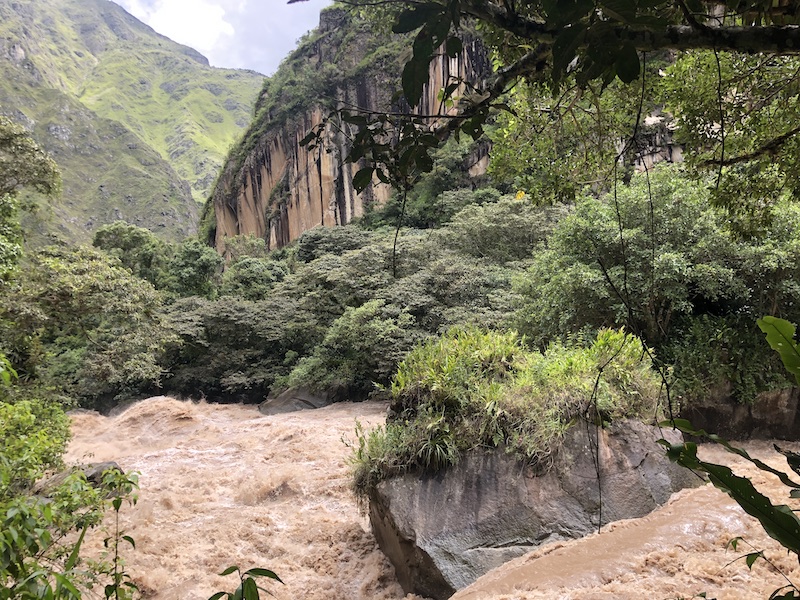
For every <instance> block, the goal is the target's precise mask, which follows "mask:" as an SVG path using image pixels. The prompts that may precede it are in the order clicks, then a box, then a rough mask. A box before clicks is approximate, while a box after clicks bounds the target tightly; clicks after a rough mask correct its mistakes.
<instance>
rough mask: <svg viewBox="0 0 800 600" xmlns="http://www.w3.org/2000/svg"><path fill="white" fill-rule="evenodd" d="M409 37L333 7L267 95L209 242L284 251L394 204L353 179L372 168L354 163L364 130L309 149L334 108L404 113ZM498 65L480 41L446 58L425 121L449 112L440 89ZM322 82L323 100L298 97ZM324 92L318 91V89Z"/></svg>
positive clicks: (482, 163) (223, 191)
mask: <svg viewBox="0 0 800 600" xmlns="http://www.w3.org/2000/svg"><path fill="white" fill-rule="evenodd" d="M399 39H400V38H399V36H389V37H388V38H387V37H386V36H382V37H381V36H377V35H376V34H375V33H374V32H372V31H371V30H370V27H369V26H368V25H365V24H364V23H357V22H355V21H354V18H353V17H351V16H349V15H348V14H347V12H346V11H344V10H342V9H338V8H332V9H327V10H325V11H323V13H322V14H321V16H320V25H319V28H318V29H317V31H316V32H315V33H313V34H312V38H311V39H310V40H309V41H306V42H301V45H300V47H299V48H298V49H297V50H296V51H295V52H294V53H293V54H292V55H291V56H290V57H289V58H288V59H287V60H286V61H284V64H283V65H282V66H281V70H279V72H278V73H277V74H276V75H275V76H273V78H272V79H271V80H268V81H267V84H266V86H265V88H264V91H263V92H262V96H261V99H260V100H259V104H258V105H257V107H256V118H255V121H254V123H253V124H252V125H251V127H250V130H249V132H248V133H247V134H246V135H245V137H244V139H243V141H242V142H241V144H240V146H239V147H238V148H235V149H234V151H233V152H232V153H231V157H230V159H229V161H228V163H227V164H226V166H225V168H224V170H223V172H222V175H221V177H220V180H219V182H218V183H217V186H216V188H215V190H214V193H213V196H212V199H211V202H212V203H213V223H212V224H211V227H210V229H211V233H210V236H209V242H210V243H213V244H214V245H215V246H216V248H217V249H218V250H219V251H220V252H223V253H224V252H225V239H226V238H228V237H231V236H235V235H254V236H257V237H260V238H263V239H265V240H266V241H267V243H268V246H269V248H280V247H282V246H284V245H286V244H287V243H289V242H290V241H292V240H295V239H297V238H298V237H299V236H300V234H302V233H303V232H304V231H307V230H309V229H311V228H313V227H316V226H319V225H323V226H333V225H344V224H346V223H349V222H350V221H351V220H353V219H354V218H356V217H359V216H361V215H363V214H364V210H365V208H366V207H367V206H369V205H370V204H373V203H374V204H381V203H383V202H385V201H386V200H387V199H388V197H389V194H390V188H389V187H388V186H387V185H385V184H381V183H379V182H378V181H377V180H374V181H373V183H372V184H371V185H369V186H368V187H367V189H366V190H365V191H364V192H363V193H361V194H358V193H356V191H355V188H354V187H353V175H354V174H355V173H356V172H358V170H359V169H360V168H361V166H362V165H359V164H358V163H355V164H353V163H344V162H343V158H344V157H345V156H346V155H347V154H348V153H349V144H350V140H351V139H352V137H353V136H354V135H355V133H356V128H355V127H354V126H353V125H352V124H349V123H341V124H340V125H339V129H338V130H336V131H331V130H329V132H328V136H327V139H326V140H325V145H324V147H322V148H318V149H317V150H315V151H312V152H309V150H308V149H307V148H306V147H303V146H301V145H300V141H301V140H302V139H303V138H304V137H305V136H306V134H307V133H308V132H309V131H310V130H312V129H313V128H314V127H316V126H317V125H319V124H320V123H321V122H322V121H323V119H324V118H326V116H327V114H328V113H329V110H330V108H331V107H333V106H340V107H358V110H359V111H365V112H381V111H384V112H385V111H389V110H395V111H396V110H402V109H403V107H402V105H399V104H398V102H397V101H396V100H393V98H392V96H393V93H394V92H395V90H397V89H398V88H399V77H400V70H401V63H400V61H399V59H398V55H399V52H400V49H401V47H402V45H400V44H398V43H397V42H398V40H399ZM490 70H491V67H490V64H489V60H488V56H487V53H486V50H485V48H484V47H483V45H482V44H481V43H480V42H479V41H478V40H477V38H476V39H473V40H471V41H469V40H468V41H467V42H466V43H465V44H464V51H463V52H462V53H461V54H460V55H459V56H457V57H455V58H452V59H451V58H448V57H447V56H446V55H444V53H443V54H442V56H441V57H439V58H438V59H437V60H435V61H434V62H433V63H432V64H431V68H430V80H429V82H428V85H427V86H426V89H425V92H424V94H423V99H422V102H421V103H420V105H419V106H418V107H417V111H418V112H419V114H425V115H436V114H443V111H445V108H444V106H442V103H441V102H440V101H439V100H438V94H439V91H440V90H441V89H442V88H443V87H445V86H446V85H447V84H448V83H450V82H453V81H456V80H459V79H467V80H474V79H475V78H476V74H477V76H478V77H482V76H485V75H488V74H489V73H490ZM305 81H314V82H315V86H314V90H312V92H313V93H316V94H318V95H317V96H316V97H308V96H303V97H298V94H300V93H302V92H298V89H305V88H304V83H303V82H305ZM317 88H318V89H317ZM473 162H474V164H470V165H465V169H466V170H470V169H472V170H473V171H474V173H475V174H478V175H479V174H482V173H483V172H484V171H485V168H486V156H485V153H484V155H482V156H477V157H475V160H474V161H473Z"/></svg>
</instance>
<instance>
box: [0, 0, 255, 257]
mask: <svg viewBox="0 0 800 600" xmlns="http://www.w3.org/2000/svg"><path fill="white" fill-rule="evenodd" d="M0 74H1V75H2V83H0V114H2V115H4V116H8V117H9V118H11V119H12V120H13V121H15V122H18V123H20V124H22V125H23V126H24V127H25V128H27V129H28V130H30V131H31V132H33V133H34V134H35V136H36V138H37V139H38V140H40V142H41V143H42V145H43V147H44V148H45V149H46V150H47V151H48V152H49V153H50V154H51V155H52V156H53V157H54V158H55V160H56V162H57V163H58V164H59V166H60V168H61V170H62V172H63V177H64V190H63V194H62V196H61V198H60V199H59V200H57V201H55V202H52V203H48V202H46V201H44V200H39V201H38V203H39V205H40V210H39V211H38V213H37V214H35V215H30V216H28V218H27V224H26V228H27V230H28V236H29V238H33V239H36V240H37V241H38V242H39V243H41V242H42V241H43V240H45V239H47V238H48V236H49V235H50V234H54V235H56V236H60V237H62V238H64V239H67V240H70V241H88V240H89V239H90V238H91V234H92V233H93V232H94V231H95V230H96V229H97V228H98V227H99V226H101V225H104V224H109V223H113V222H114V221H118V220H123V221H127V222H130V223H134V224H137V225H139V226H143V227H147V228H150V229H152V230H153V231H155V232H156V233H158V234H159V235H160V236H162V237H163V238H164V239H166V240H172V241H179V240H181V239H183V238H185V237H186V236H188V235H191V234H194V233H196V231H197V223H198V221H199V214H200V208H201V205H200V203H201V202H202V201H204V200H205V199H206V197H207V196H208V194H209V193H210V190H211V186H212V184H213V181H214V179H215V177H216V175H217V172H218V170H219V168H220V166H221V165H222V161H223V158H224V155H225V152H226V151H227V149H228V147H229V146H230V145H231V144H232V143H233V142H234V141H235V140H236V138H237V137H238V136H239V135H240V132H241V131H243V129H244V128H245V127H246V126H247V124H248V122H249V119H250V115H251V111H252V106H253V103H254V102H255V99H256V94H257V92H258V89H259V88H260V86H261V83H262V80H263V77H262V76H261V75H259V74H258V73H255V72H252V71H237V70H233V69H215V68H212V67H210V66H209V65H208V60H207V59H206V58H205V57H203V56H202V55H201V54H200V53H199V52H197V51H195V50H193V49H191V48H188V47H186V46H182V45H179V44H176V43H175V42H172V41H171V40H169V39H167V38H165V37H163V36H160V35H159V34H157V33H156V32H155V31H153V30H152V29H151V28H150V27H148V26H146V25H144V24H143V23H141V22H140V21H138V20H137V19H135V18H133V17H132V16H131V15H129V14H128V13H127V12H125V11H124V10H123V9H122V8H121V7H120V6H118V5H117V4H115V3H113V2H110V1H109V0H91V1H90V2H79V1H77V0H14V1H11V0H3V1H2V2H0Z"/></svg>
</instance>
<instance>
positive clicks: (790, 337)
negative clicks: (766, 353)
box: [757, 316, 800, 384]
mask: <svg viewBox="0 0 800 600" xmlns="http://www.w3.org/2000/svg"><path fill="white" fill-rule="evenodd" d="M757 323H758V327H759V328H760V329H761V331H763V332H764V333H765V334H767V343H768V344H769V345H770V347H771V348H772V349H773V350H775V351H776V352H777V353H778V354H780V356H781V360H782V361H783V365H784V366H785V367H786V369H787V370H788V371H789V372H790V373H791V374H792V375H794V376H795V379H796V380H797V382H798V383H799V384H800V351H798V348H797V344H796V343H795V341H794V335H795V326H794V324H792V323H790V322H789V321H787V320H785V319H779V318H777V317H770V316H766V317H764V318H762V319H759V320H758V321H757Z"/></svg>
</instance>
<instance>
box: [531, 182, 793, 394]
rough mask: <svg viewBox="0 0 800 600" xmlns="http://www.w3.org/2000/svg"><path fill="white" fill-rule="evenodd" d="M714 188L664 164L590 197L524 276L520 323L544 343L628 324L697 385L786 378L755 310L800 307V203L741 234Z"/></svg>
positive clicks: (739, 388)
mask: <svg viewBox="0 0 800 600" xmlns="http://www.w3.org/2000/svg"><path fill="white" fill-rule="evenodd" d="M708 195H709V191H708V190H707V188H706V187H703V186H702V185H700V184H697V183H692V182H691V180H689V179H687V178H686V177H684V176H681V175H680V174H679V172H676V171H675V170H674V169H661V170H657V171H654V172H653V173H652V174H651V175H650V176H649V177H646V176H644V175H643V176H640V177H636V178H634V179H633V181H632V184H631V186H630V187H624V188H623V187H621V188H620V189H619V190H618V191H617V193H616V194H609V195H608V196H606V197H604V198H601V199H596V198H591V197H587V198H584V199H582V200H581V201H580V202H579V203H578V205H577V206H576V209H575V211H574V212H573V213H572V214H570V215H569V216H567V217H566V218H564V219H563V220H562V221H561V222H560V223H559V224H558V225H557V226H556V228H555V230H554V232H553V235H552V236H551V237H550V238H549V239H548V242H547V247H546V249H544V250H543V251H542V252H540V253H537V255H536V256H535V258H534V261H533V264H532V266H531V268H530V270H529V273H528V275H527V276H526V277H524V278H519V280H518V283H517V291H518V292H519V293H520V294H521V296H522V300H521V303H520V307H519V312H518V313H517V325H518V326H519V327H520V330H521V331H523V332H524V333H526V334H527V335H528V336H529V337H530V339H531V340H532V341H533V342H534V343H535V344H538V345H540V346H544V345H546V344H547V343H548V342H549V341H550V340H553V339H558V338H561V337H562V336H568V335H570V334H575V333H577V332H579V331H582V330H586V329H589V330H596V329H597V328H600V327H609V326H621V325H626V326H627V327H629V328H630V329H631V330H633V331H636V332H639V333H640V334H641V335H642V336H643V338H644V339H645V340H646V341H647V342H648V343H649V344H651V345H653V346H655V347H656V349H657V350H659V352H660V354H661V358H662V359H664V360H667V361H669V362H671V363H673V362H674V364H675V373H676V376H678V378H679V380H681V381H682V382H683V385H684V386H685V387H686V388H687V389H685V390H684V391H686V392H687V393H688V391H689V390H694V391H693V393H692V394H691V395H692V396H700V395H702V394H703V393H704V392H706V391H707V388H708V386H709V385H714V384H718V383H722V382H724V381H726V380H727V381H731V382H733V384H734V389H735V392H736V395H737V396H738V397H739V398H740V399H741V400H752V399H754V397H755V395H756V393H757V392H758V391H760V390H763V389H765V388H769V387H771V386H774V385H776V384H781V383H783V384H785V381H786V380H785V377H783V376H782V370H781V369H780V366H779V365H778V364H777V363H776V362H775V361H774V360H773V357H772V355H771V354H769V353H766V348H764V347H763V344H761V343H760V342H759V336H758V331H757V329H756V328H755V320H756V318H757V317H758V316H759V315H761V314H765V313H773V314H776V315H783V316H789V317H791V318H797V317H798V316H800V315H797V313H796V311H797V307H798V306H800V295H798V294H799V293H800V287H798V282H800V271H798V264H800V262H798V260H800V255H798V251H799V250H800V246H798V238H797V233H796V231H797V226H798V223H800V222H799V221H798V218H799V217H800V213H798V210H797V208H796V207H794V206H786V207H785V209H784V214H785V219H784V222H783V224H782V225H781V226H780V227H775V228H774V229H772V230H771V231H770V233H769V234H768V235H766V236H764V237H762V238H759V239H746V240H743V239H740V238H738V237H736V236H735V235H734V234H732V233H731V231H730V230H729V229H728V228H727V227H726V217H725V214H724V213H723V212H722V211H721V210H719V209H716V208H714V207H712V206H709V202H708ZM620 240H622V241H620ZM754 356H759V357H761V360H760V361H757V362H754V360H753V357H754ZM703 382H705V383H703Z"/></svg>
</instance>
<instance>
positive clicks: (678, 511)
mask: <svg viewBox="0 0 800 600" xmlns="http://www.w3.org/2000/svg"><path fill="white" fill-rule="evenodd" d="M385 412H386V406H385V405H384V404H379V403H358V404H352V403H342V404H336V405H333V406H330V407H327V408H323V409H319V410H315V411H302V412H296V413H290V414H285V415H274V416H264V415H261V414H260V413H259V412H258V411H257V409H256V407H254V406H241V405H218V404H206V403H193V402H181V401H178V400H174V399H171V398H166V397H157V398H151V399H148V400H145V401H142V402H139V403H137V404H134V405H133V406H131V407H130V408H128V409H127V410H126V411H124V412H123V413H121V414H119V415H117V416H114V417H104V416H101V415H99V414H96V413H87V412H81V413H76V414H73V415H72V424H73V427H72V429H73V439H72V442H71V443H70V446H69V449H68V453H67V457H66V459H67V461H68V462H73V463H86V462H99V461H105V460H115V461H117V462H118V463H119V464H120V466H121V467H122V468H123V469H125V470H126V471H137V472H139V474H140V475H139V484H140V490H139V501H138V503H137V505H136V506H135V507H133V508H130V507H126V508H123V513H122V527H123V528H124V529H125V532H126V533H127V534H128V535H131V536H132V537H133V538H134V539H135V540H136V549H135V550H134V549H126V550H125V553H124V554H125V557H126V569H127V571H128V573H129V574H130V575H131V577H132V579H133V581H134V582H135V583H136V584H137V585H138V586H139V588H140V590H141V591H142V593H143V596H144V597H145V598H150V599H157V600H168V599H169V600H187V599H188V600H194V599H198V600H204V599H206V598H208V597H209V596H210V595H211V594H212V593H214V592H216V591H221V590H227V591H232V590H233V588H234V587H235V586H236V577H235V575H231V576H227V577H220V576H218V575H216V574H217V573H219V572H220V571H222V570H223V569H224V568H226V567H228V566H229V565H234V564H235V565H239V566H241V567H243V568H250V567H266V568H269V569H273V570H274V571H276V572H277V573H278V574H279V575H280V577H281V578H282V579H283V580H284V581H285V582H286V583H285V585H280V584H268V587H269V589H270V591H271V592H272V593H273V594H274V595H275V597H276V598H278V599H279V600H373V599H374V600H399V599H402V598H405V600H419V599H418V598H417V597H416V596H412V595H409V596H405V595H404V594H403V591H402V589H401V588H400V586H399V585H398V583H397V581H396V579H395V576H394V570H393V568H392V566H391V565H390V564H389V562H388V561H387V560H386V558H385V557H384V556H383V554H382V553H381V552H380V550H379V549H378V547H377V545H376V543H375V539H374V537H373V536H372V534H371V532H370V529H369V522H368V520H367V519H366V518H365V517H364V516H363V514H362V513H361V512H360V511H359V507H358V506H357V504H356V501H355V499H354V498H353V496H352V494H351V493H350V491H349V487H348V485H349V477H348V464H347V456H348V454H349V452H350V451H349V449H348V447H347V445H346V443H345V441H346V440H347V439H348V438H349V439H352V438H353V435H354V434H353V431H354V426H355V421H356V419H358V420H360V421H361V422H362V423H363V424H364V425H365V426H369V425H378V424H380V423H382V422H383V421H384V415H385ZM343 440H344V441H343ZM787 446H789V447H790V448H792V449H797V448H796V446H795V447H792V445H791V444H787ZM746 447H747V449H748V450H749V451H750V452H751V454H754V455H757V456H759V457H761V458H763V459H766V460H767V462H769V463H770V464H773V465H774V466H776V467H779V468H782V469H784V470H786V462H785V460H784V459H783V457H782V456H780V455H778V454H777V453H776V452H774V451H773V450H772V446H771V443H767V442H751V443H748V444H747V445H746ZM703 452H704V458H706V459H709V460H715V461H717V462H725V463H727V464H731V465H733V466H734V468H735V470H736V471H737V472H739V473H741V474H745V475H747V476H749V477H752V478H753V479H754V481H755V482H756V483H757V484H758V486H759V487H760V488H761V489H762V490H765V491H766V492H768V493H769V494H770V495H771V496H772V497H773V499H775V500H778V501H780V502H786V503H790V504H791V503H795V504H797V506H794V505H793V507H794V508H800V504H798V503H797V501H789V500H787V499H786V491H785V488H783V486H781V485H780V483H778V482H777V480H773V479H772V478H771V477H768V476H766V475H765V474H763V473H761V472H759V471H758V470H757V469H755V468H754V467H750V466H748V465H747V464H744V463H742V462H741V461H734V460H733V457H731V455H729V454H727V453H725V452H724V451H721V450H720V449H719V448H714V447H708V448H704V450H703ZM736 536H742V537H743V538H744V539H745V540H746V542H742V543H740V545H739V550H738V551H733V550H732V549H730V548H728V549H726V548H725V545H726V542H727V541H728V540H730V539H731V538H733V537H736ZM102 538H103V534H102V533H100V532H95V533H94V536H93V539H92V540H91V541H90V543H91V544H93V545H94V547H95V549H99V548H100V546H101V541H102ZM748 544H751V545H752V547H753V548H756V549H759V550H761V549H763V550H765V552H766V555H767V556H768V558H769V559H770V561H771V562H772V564H771V565H770V564H767V563H766V562H764V561H761V560H759V561H758V562H757V563H756V564H755V565H754V566H753V569H752V570H749V569H748V568H747V566H746V564H745V562H744V559H742V558H738V557H740V556H743V555H744V554H745V553H747V552H749V551H751V550H752V548H751V547H750V546H748ZM784 575H785V576H787V577H788V578H789V579H791V580H792V581H795V582H800V568H798V564H797V561H796V560H795V559H793V558H792V557H791V556H788V555H787V553H786V552H784V551H782V550H781V549H780V546H778V544H777V543H775V542H773V541H772V540H771V539H770V538H769V537H767V536H766V534H764V533H763V531H762V530H761V528H760V527H759V526H758V524H757V523H756V522H755V521H754V520H753V519H751V518H750V517H748V516H747V515H745V514H744V513H743V512H742V511H741V509H739V508H738V507H737V506H736V505H735V504H734V503H733V502H732V501H731V500H730V499H729V498H728V497H727V496H725V495H724V494H722V493H721V492H718V491H717V490H715V489H713V488H711V487H710V486H703V487H700V488H697V489H693V490H684V491H683V492H680V493H678V494H676V495H675V496H673V498H672V500H671V501H670V503H668V504H667V505H666V506H664V507H662V508H660V509H659V510H657V511H655V512H654V513H652V514H651V515H649V516H648V517H645V518H643V519H633V520H630V521H625V522H620V523H616V524H612V525H610V526H608V527H606V528H604V531H603V532H602V533H600V534H599V535H597V534H596V535H593V536H590V537H588V538H585V539H583V540H575V541H570V542H563V543H556V544H551V545H549V546H547V547H546V548H542V549H540V550H537V551H536V552H533V553H531V554H529V555H526V556H524V557H521V558H519V559H517V560H515V561H512V562H511V563H508V564H506V565H504V566H503V567H501V568H500V569H497V570H495V571H492V572H491V573H489V574H487V575H486V576H484V577H483V578H481V579H480V580H478V581H477V582H476V583H475V584H473V585H472V586H470V587H469V588H467V589H465V590H462V591H461V592H459V593H458V594H457V595H456V596H455V597H454V600H466V599H469V600H479V599H480V600H484V599H487V600H488V599H492V600H534V599H537V600H538V599H542V600H544V599H547V600H557V599H563V600H566V599H581V600H601V599H602V600H611V599H617V598H623V599H626V598H630V599H634V598H647V599H648V600H651V599H658V598H662V599H665V600H666V599H677V598H687V599H688V598H692V597H696V595H697V594H699V593H701V592H705V593H706V595H707V598H717V599H718V600H728V599H730V600H742V599H749V598H752V599H757V598H764V599H766V598H768V597H769V595H770V593H771V592H772V591H773V590H774V589H776V588H778V587H780V586H781V585H783V584H784V583H786V581H785V580H784V579H783V577H784Z"/></svg>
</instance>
